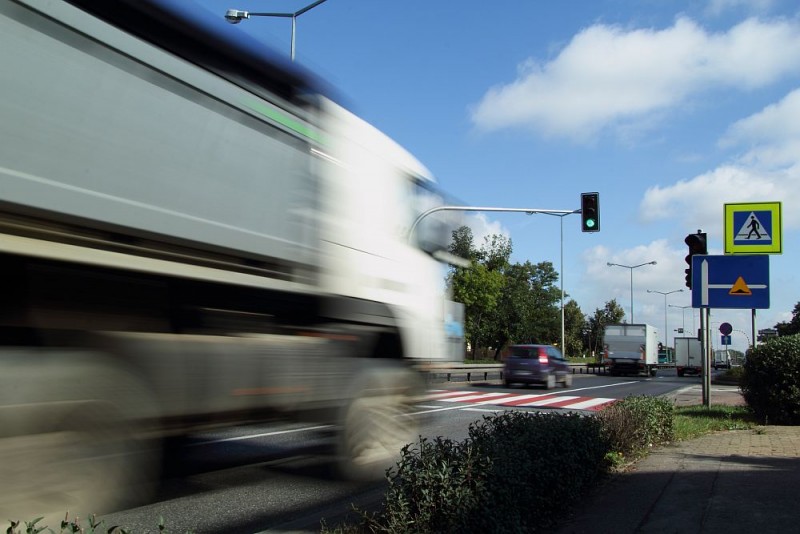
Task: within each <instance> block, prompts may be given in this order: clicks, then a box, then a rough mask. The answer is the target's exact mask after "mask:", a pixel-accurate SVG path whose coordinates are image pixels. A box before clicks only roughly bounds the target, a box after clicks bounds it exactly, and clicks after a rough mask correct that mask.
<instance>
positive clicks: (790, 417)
mask: <svg viewBox="0 0 800 534" xmlns="http://www.w3.org/2000/svg"><path fill="white" fill-rule="evenodd" d="M740 384H741V385H740V387H741V389H742V393H743V395H744V400H745V402H747V405H748V406H750V408H751V409H752V410H753V413H754V414H755V416H756V418H757V419H758V420H759V421H760V422H762V423H769V424H779V425H799V424H800V335H794V336H786V337H778V338H773V339H771V340H770V341H768V342H766V343H764V344H763V345H760V346H758V347H756V348H755V349H754V350H752V351H750V353H749V354H748V356H747V360H746V361H745V363H744V374H743V375H742V379H741V382H740Z"/></svg>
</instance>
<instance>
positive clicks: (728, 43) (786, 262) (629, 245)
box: [198, 0, 800, 349]
mask: <svg viewBox="0 0 800 534" xmlns="http://www.w3.org/2000/svg"><path fill="white" fill-rule="evenodd" d="M198 1H199V3H201V4H202V5H204V6H206V7H208V8H209V9H210V10H211V11H214V12H218V13H219V15H220V21H221V23H223V22H222V15H223V14H224V12H225V10H226V9H228V8H237V9H243V10H248V11H254V12H258V11H295V10H297V9H299V8H301V7H303V6H305V5H307V4H309V3H310V0H308V1H306V0H198ZM237 28H238V29H240V30H241V31H245V32H248V33H250V34H251V35H253V36H254V37H256V38H257V39H259V40H261V41H263V42H264V43H266V44H268V45H269V46H272V47H274V48H276V49H277V50H279V51H285V53H286V54H287V56H288V54H289V42H290V35H291V23H290V21H289V20H288V19H280V18H266V17H261V18H253V19H251V20H248V21H245V22H243V23H242V24H240V25H239V26H238V27H237ZM296 55H297V58H296V60H297V62H298V63H299V64H301V65H303V66H304V67H306V68H309V69H311V70H312V71H314V72H315V73H317V74H318V75H319V76H321V77H322V78H324V79H326V80H327V81H328V82H330V83H331V84H332V85H333V86H334V87H335V88H336V89H337V90H338V92H339V94H340V95H341V96H342V98H343V102H344V103H345V104H346V105H347V106H348V107H349V108H350V109H352V110H353V111H354V112H355V113H357V114H359V115H360V116H362V117H363V118H365V119H366V120H368V121H369V122H371V123H373V124H374V125H375V126H377V127H378V128H379V129H381V130H383V131H384V132H386V133H387V134H388V135H389V136H390V137H392V138H394V139H395V140H396V141H398V142H399V143H400V144H401V145H403V146H405V147H406V148H407V149H408V150H409V151H410V152H412V153H413V154H414V155H415V156H416V157H417V158H418V159H419V160H420V161H422V162H423V163H424V164H425V165H426V166H427V167H428V168H429V169H430V170H431V171H432V172H433V174H434V175H435V176H436V177H437V180H438V181H439V184H440V186H441V187H442V189H444V190H445V191H446V192H447V193H449V194H451V195H453V196H454V197H456V198H458V199H459V200H460V201H462V202H463V203H466V204H471V205H480V206H498V207H517V208H541V209H564V210H572V209H578V208H579V207H580V193H581V192H584V191H598V192H599V193H600V213H601V215H600V220H601V231H600V232H598V233H587V234H583V233H581V232H580V229H579V222H580V221H579V216H577V215H571V216H568V217H566V218H565V219H564V220H563V223H564V265H563V271H564V273H563V274H564V289H565V291H566V292H567V293H568V294H569V296H570V297H572V298H574V299H575V300H576V301H577V302H578V304H579V305H580V306H581V309H582V310H583V311H584V313H587V314H591V313H593V312H594V310H595V309H596V308H598V307H602V306H603V305H604V303H605V302H606V301H608V300H610V299H612V298H616V299H617V301H618V302H619V303H620V305H622V306H623V307H624V308H625V311H626V313H627V314H629V313H630V297H631V295H630V272H631V271H630V270H629V269H623V268H619V267H609V266H608V265H607V263H608V262H612V263H619V264H623V265H637V264H641V263H645V262H649V261H652V260H656V261H657V265H648V266H645V267H641V268H638V269H635V270H634V271H633V275H634V281H633V283H634V294H633V300H634V303H633V304H634V320H635V322H648V323H650V324H653V325H655V326H656V327H657V328H658V329H659V330H663V328H664V311H665V310H664V300H665V297H664V296H663V295H661V294H657V293H647V290H648V289H649V290H651V291H661V292H669V291H673V290H677V289H684V292H682V293H680V292H679V293H674V294H670V295H668V296H667V297H666V299H667V303H668V304H670V305H672V306H686V305H689V304H690V302H691V298H690V293H689V290H688V289H686V288H685V287H684V272H683V270H684V268H685V266H686V265H685V263H684V256H685V255H686V246H685V245H684V242H683V239H684V237H685V236H686V234H688V233H692V232H694V231H696V230H697V229H703V230H704V231H706V232H707V233H708V236H709V249H710V253H712V254H722V253H723V205H724V204H725V203H733V202H772V201H779V202H782V206H783V220H782V224H783V232H784V235H783V254H782V255H773V256H771V257H770V286H771V288H772V289H771V291H770V295H771V308H770V309H769V310H759V311H758V314H757V328H766V327H772V326H773V325H774V324H775V323H776V322H778V321H781V320H788V319H789V318H790V317H791V310H792V309H793V307H794V305H795V303H797V302H798V301H800V284H799V283H798V279H797V277H796V276H795V275H794V274H793V273H795V272H796V269H795V264H796V263H797V260H798V254H799V251H798V250H797V246H796V244H797V243H798V230H799V229H800V213H798V210H797V209H796V208H797V206H798V201H800V6H798V5H797V3H796V2H795V1H788V0H714V1H710V2H699V1H683V2H679V1H669V0H658V1H656V0H583V1H577V0H576V1H556V0H549V1H546V0H539V1H531V0H506V1H500V2H488V1H483V2H478V1H475V0H460V1H458V2H456V1H430V0H425V1H423V0H402V1H401V0H391V1H390V0H367V1H364V0H362V1H356V0H327V1H326V2H325V3H323V4H321V5H319V6H318V7H316V8H314V9H313V10H311V11H309V12H307V13H305V14H304V15H302V16H301V17H299V18H298V19H297V33H296ZM468 220H469V222H470V224H471V226H472V227H473V229H474V231H475V233H476V235H478V236H482V235H486V234H489V233H503V234H505V235H508V236H509V237H510V238H511V239H512V242H513V246H514V256H513V259H514V260H515V261H519V262H522V261H525V260H530V261H532V262H539V261H552V262H553V263H554V265H555V267H556V269H557V270H558V269H559V268H560V260H559V258H560V228H559V224H560V223H559V219H558V218H557V217H549V216H545V215H534V216H528V215H524V214H502V215H498V214H488V215H486V216H481V217H470V218H469V219H468ZM667 312H668V315H667V321H668V327H667V329H668V330H669V331H670V341H671V339H672V336H673V334H674V333H673V330H674V329H675V328H677V327H681V326H683V325H684V317H685V324H686V329H687V331H689V330H691V329H692V327H693V325H694V327H695V328H696V327H697V326H698V325H699V320H698V314H697V312H696V311H695V312H694V313H692V312H691V310H690V309H687V310H685V311H684V310H682V309H680V308H673V307H667ZM628 317H630V316H629V315H628ZM692 319H693V320H692ZM721 322H730V323H731V324H732V325H733V327H734V329H735V330H734V334H733V339H732V340H733V347H734V348H739V349H743V348H744V347H745V346H746V344H747V337H746V336H750V334H751V324H750V323H751V320H750V311H749V310H714V311H713V312H712V326H713V327H714V329H715V330H716V327H717V324H718V323H721ZM714 339H715V344H716V343H718V342H719V339H718V336H716V335H715V336H714Z"/></svg>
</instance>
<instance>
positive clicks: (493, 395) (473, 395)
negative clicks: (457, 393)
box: [439, 392, 508, 402]
mask: <svg viewBox="0 0 800 534" xmlns="http://www.w3.org/2000/svg"><path fill="white" fill-rule="evenodd" d="M507 395H508V393H485V392H484V393H469V394H467V395H465V396H463V397H449V398H447V399H439V400H440V401H443V402H471V401H476V400H480V399H494V398H497V397H505V396H507Z"/></svg>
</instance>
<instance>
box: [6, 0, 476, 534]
mask: <svg viewBox="0 0 800 534" xmlns="http://www.w3.org/2000/svg"><path fill="white" fill-rule="evenodd" d="M221 7H223V8H224V7H225V6H221ZM282 59H283V58H282V57H278V56H277V55H271V54H270V51H269V50H265V49H264V47H263V46H261V45H260V44H259V43H258V42H256V41H255V40H252V39H248V38H247V37H246V35H244V34H243V33H242V32H241V30H240V29H238V28H237V27H234V26H230V25H228V24H226V23H225V21H224V19H223V18H222V15H221V14H220V15H219V16H218V17H215V16H212V15H211V14H210V13H208V12H206V11H204V8H203V7H202V6H199V5H196V4H194V3H192V2H191V1H189V0H181V1H176V0H117V1H109V0H70V1H63V0H0V271H1V272H2V276H0V295H2V298H0V462H1V463H0V480H2V481H3V483H2V486H0V518H2V519H5V518H16V519H32V518H34V517H37V516H40V515H46V516H48V517H53V516H55V517H59V516H60V517H63V514H64V513H65V512H66V511H67V510H71V511H74V512H75V513H81V514H85V513H87V512H89V511H92V512H102V511H104V510H108V509H114V508H115V507H118V506H121V502H122V501H124V500H126V499H127V498H128V497H134V498H135V497H137V496H138V493H139V490H142V491H146V489H147V488H148V487H149V486H148V482H151V481H152V480H153V478H154V477H155V476H156V473H157V469H158V466H159V450H160V448H159V443H160V442H161V441H162V440H163V438H165V437H167V436H175V435H177V436H182V435H186V434H188V433H190V432H194V431H197V430H199V429H203V428H208V427H212V426H213V427H217V426H220V425H231V424H242V423H246V422H250V421H263V420H265V419H268V418H276V417H279V418H282V419H283V418H292V419H297V420H308V421H314V422H320V423H325V424H328V423H329V424H332V425H334V426H335V428H337V429H339V430H340V432H339V433H338V439H337V441H336V447H335V449H334V450H333V451H332V452H333V454H332V456H333V457H334V458H335V459H336V461H337V462H338V465H339V466H340V468H341V470H342V472H343V473H345V474H346V475H349V476H353V477H356V478H361V477H369V476H376V475H377V476H380V475H382V474H383V469H384V467H386V466H387V465H390V464H391V463H392V459H393V457H394V456H395V455H397V454H398V453H399V451H400V448H401V447H402V446H403V445H405V444H406V443H409V442H411V441H413V440H414V439H416V437H417V432H416V428H415V422H414V419H413V418H410V417H405V416H404V414H405V412H406V410H407V407H408V406H409V405H410V404H411V403H412V402H414V400H415V396H416V395H417V394H418V393H419V392H420V391H421V389H422V382H421V380H420V379H419V376H418V374H417V373H416V372H415V369H414V366H413V365H412V364H414V362H429V361H437V360H440V361H441V360H448V359H453V358H461V357H462V355H463V340H462V339H460V337H459V335H454V334H453V333H452V331H456V332H457V329H456V330H453V329H452V328H450V330H451V333H450V335H449V336H448V335H447V334H446V333H445V313H446V309H447V308H446V300H445V295H444V294H443V289H442V274H443V270H442V267H441V264H440V263H439V262H438V261H436V260H435V259H434V257H433V256H434V255H435V254H436V253H437V252H438V251H440V250H445V249H446V248H447V244H448V241H449V237H450V233H449V229H448V228H447V227H446V226H445V224H444V222H443V221H442V220H440V219H437V218H435V217H430V218H428V219H425V220H424V221H423V222H422V224H421V225H420V226H419V227H418V231H417V232H415V234H414V235H413V236H409V231H408V230H409V228H410V226H411V224H412V223H413V221H414V220H415V218H416V216H417V215H418V214H420V213H422V212H423V211H425V210H426V209H428V208H430V207H432V206H433V205H435V203H436V202H438V201H439V197H438V196H437V193H436V192H435V189H434V187H433V180H432V177H431V176H430V174H429V173H428V171H427V170H426V169H425V168H424V167H423V166H422V165H421V164H420V163H419V162H418V161H417V160H416V159H414V158H413V157H412V156H411V155H410V154H408V153H407V152H406V151H405V150H403V149H402V148H401V147H400V146H398V145H397V144H395V143H394V142H393V141H391V140H390V139H389V138H387V137H386V136H385V135H383V134H382V133H381V132H379V131H378V130H376V129H375V128H373V127H372V126H370V125H369V124H367V123H365V122H364V121H362V120H361V119H359V118H358V117H356V116H355V115H353V114H352V113H350V112H348V111H347V110H346V109H344V108H343V107H341V106H339V105H337V104H335V103H334V102H333V101H332V100H331V99H330V98H328V97H327V96H326V95H327V94H328V93H327V91H326V90H324V86H323V85H322V84H321V83H318V82H316V81H315V80H314V79H313V77H311V76H310V75H308V74H307V73H305V72H303V71H301V70H299V69H297V68H295V67H294V66H293V65H292V64H290V63H289V62H288V60H286V61H282ZM450 315H451V317H450V318H449V321H450V322H452V321H453V318H452V313H451V314H450ZM52 524H53V523H51V525H52Z"/></svg>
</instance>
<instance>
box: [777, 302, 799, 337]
mask: <svg viewBox="0 0 800 534" xmlns="http://www.w3.org/2000/svg"><path fill="white" fill-rule="evenodd" d="M775 330H777V331H778V335H779V336H791V335H794V334H800V302H798V303H797V304H795V305H794V309H793V310H792V320H791V321H789V322H788V323H787V322H786V321H783V322H780V323H778V324H776V325H775Z"/></svg>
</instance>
